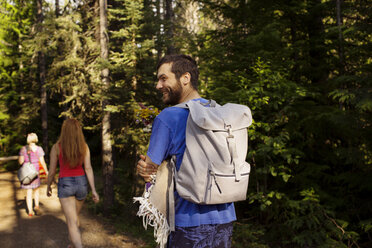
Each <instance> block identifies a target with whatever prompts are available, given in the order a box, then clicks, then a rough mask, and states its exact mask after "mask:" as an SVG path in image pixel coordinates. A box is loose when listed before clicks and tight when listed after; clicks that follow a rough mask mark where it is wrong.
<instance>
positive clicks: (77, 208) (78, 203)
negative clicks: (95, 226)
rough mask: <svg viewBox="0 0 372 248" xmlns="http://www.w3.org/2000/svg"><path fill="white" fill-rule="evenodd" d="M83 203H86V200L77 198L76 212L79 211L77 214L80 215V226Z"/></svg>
mask: <svg viewBox="0 0 372 248" xmlns="http://www.w3.org/2000/svg"><path fill="white" fill-rule="evenodd" d="M83 204H84V200H82V201H79V200H76V212H77V216H78V227H80V218H79V215H80V211H81V208H82V207H83Z"/></svg>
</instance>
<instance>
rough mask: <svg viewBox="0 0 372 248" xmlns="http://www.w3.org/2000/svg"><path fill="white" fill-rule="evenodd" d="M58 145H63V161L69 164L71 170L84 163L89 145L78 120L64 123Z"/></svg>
mask: <svg viewBox="0 0 372 248" xmlns="http://www.w3.org/2000/svg"><path fill="white" fill-rule="evenodd" d="M58 143H59V144H60V145H61V150H62V151H60V152H62V157H63V161H65V162H66V163H68V164H69V166H70V168H75V167H76V166H78V165H80V164H82V163H83V160H84V156H85V153H86V151H87V143H86V142H85V138H84V134H83V130H82V128H81V125H80V123H79V121H78V120H76V119H67V120H65V121H64V122H63V124H62V128H61V135H60V137H59V140H58Z"/></svg>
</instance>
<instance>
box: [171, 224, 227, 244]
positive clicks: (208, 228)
mask: <svg viewBox="0 0 372 248" xmlns="http://www.w3.org/2000/svg"><path fill="white" fill-rule="evenodd" d="M232 232H233V222H230V223H226V224H206V225H200V226H193V227H178V226H176V230H175V232H171V233H170V235H169V236H168V243H167V247H168V248H189V247H190V248H204V247H208V248H230V247H231V237H232Z"/></svg>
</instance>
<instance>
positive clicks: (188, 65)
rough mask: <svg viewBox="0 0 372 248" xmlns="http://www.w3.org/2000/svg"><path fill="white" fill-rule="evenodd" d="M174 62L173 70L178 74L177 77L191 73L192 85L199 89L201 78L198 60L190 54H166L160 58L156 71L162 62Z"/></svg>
mask: <svg viewBox="0 0 372 248" xmlns="http://www.w3.org/2000/svg"><path fill="white" fill-rule="evenodd" d="M167 63H172V68H171V72H173V73H174V74H175V75H176V79H177V80H179V79H180V78H181V76H182V75H183V74H185V73H186V72H188V73H190V75H191V86H192V87H193V88H194V89H195V90H197V89H198V80H199V70H198V66H197V64H196V61H195V60H194V59H193V58H191V57H190V56H188V55H184V54H171V55H165V56H164V57H163V58H161V59H160V61H159V62H158V65H157V66H156V71H158V70H159V68H160V66H162V64H167Z"/></svg>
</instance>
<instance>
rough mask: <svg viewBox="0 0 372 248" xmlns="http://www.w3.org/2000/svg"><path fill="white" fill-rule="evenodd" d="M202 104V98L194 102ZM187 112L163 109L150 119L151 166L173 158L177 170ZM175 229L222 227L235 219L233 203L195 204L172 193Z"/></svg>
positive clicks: (183, 141)
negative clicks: (151, 121)
mask: <svg viewBox="0 0 372 248" xmlns="http://www.w3.org/2000/svg"><path fill="white" fill-rule="evenodd" d="M196 100H202V101H206V100H205V99H196ZM188 115H189V111H188V110H187V109H183V108H177V107H169V108H165V109H164V110H163V111H162V112H161V113H160V114H159V115H158V116H157V117H156V118H155V120H154V123H153V126H152V133H151V138H150V145H149V149H148V151H147V156H149V158H150V159H151V160H152V162H154V163H155V164H158V165H160V164H161V163H162V162H163V160H165V159H168V158H170V157H171V156H173V155H176V158H177V162H176V167H177V170H178V169H179V168H180V166H181V163H182V158H183V153H184V151H185V148H186V142H185V134H186V123H187V117H188ZM175 210H176V216H175V220H176V226H181V227H191V226H199V225H202V224H224V223H229V222H232V221H234V220H236V215H235V208H234V204H233V203H226V204H217V205H198V204H194V203H192V202H189V201H187V200H185V199H183V198H181V197H180V196H179V195H178V194H177V192H175Z"/></svg>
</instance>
